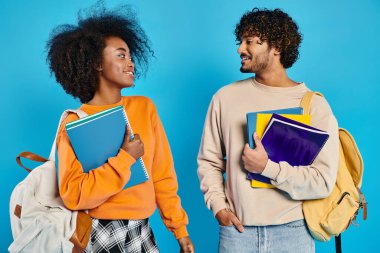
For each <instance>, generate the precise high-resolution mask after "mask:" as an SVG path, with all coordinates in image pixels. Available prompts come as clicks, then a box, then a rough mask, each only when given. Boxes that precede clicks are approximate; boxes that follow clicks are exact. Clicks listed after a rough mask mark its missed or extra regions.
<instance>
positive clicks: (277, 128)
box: [261, 114, 329, 166]
mask: <svg viewBox="0 0 380 253" xmlns="http://www.w3.org/2000/svg"><path fill="white" fill-rule="evenodd" d="M328 138H329V134H328V133H327V132H325V131H322V130H319V129H317V128H314V127H311V126H308V125H305V124H303V123H300V122H297V121H294V120H291V119H288V118H285V117H282V116H280V115H278V114H273V115H272V118H271V119H270V121H269V123H268V126H267V128H266V130H265V132H264V134H263V136H262V138H261V142H262V143H263V145H264V147H265V150H266V152H267V153H268V157H269V159H271V160H272V161H273V162H277V163H278V162H281V161H285V162H287V163H289V164H290V165H292V166H306V165H310V164H311V163H312V162H313V161H314V159H315V157H316V156H317V155H318V154H319V152H320V151H321V149H322V147H323V146H324V144H325V143H326V141H327V139H328Z"/></svg>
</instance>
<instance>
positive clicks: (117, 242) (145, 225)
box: [85, 218, 159, 253]
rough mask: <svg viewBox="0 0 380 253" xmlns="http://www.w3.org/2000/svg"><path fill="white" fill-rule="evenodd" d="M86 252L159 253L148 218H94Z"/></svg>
mask: <svg viewBox="0 0 380 253" xmlns="http://www.w3.org/2000/svg"><path fill="white" fill-rule="evenodd" d="M85 252H86V253H106V252H107V253H108V252H109V253H118V252H123V253H158V252H159V251H158V247H157V244H156V239H155V238H154V235H153V231H152V229H151V228H150V225H149V222H148V219H144V220H98V219H94V218H93V219H92V230H91V239H90V241H89V243H88V245H87V248H86V251H85Z"/></svg>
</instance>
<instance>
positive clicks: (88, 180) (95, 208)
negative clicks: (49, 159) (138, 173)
mask: <svg viewBox="0 0 380 253" xmlns="http://www.w3.org/2000/svg"><path fill="white" fill-rule="evenodd" d="M118 105H123V106H124V108H125V111H126V113H127V115H128V119H129V122H130V124H131V127H132V129H133V132H134V133H138V134H139V135H140V138H141V140H142V142H143V143H144V152H145V153H144V155H143V157H142V159H143V160H144V163H145V166H146V169H147V171H148V174H149V180H148V181H146V182H144V183H142V184H138V185H136V186H133V187H130V188H127V189H125V190H123V187H124V185H125V184H126V183H127V182H128V180H129V177H130V174H131V173H130V167H131V165H132V164H133V163H134V162H135V159H134V158H133V157H132V156H131V155H129V154H128V153H127V152H126V151H124V150H122V149H120V151H119V153H118V154H117V156H115V157H110V158H109V159H108V161H107V162H106V163H105V164H103V165H102V166H100V167H99V168H96V169H93V170H91V171H90V172H89V173H84V172H83V169H82V166H81V164H80V162H79V161H78V160H77V158H76V156H75V153H74V151H73V149H72V147H71V144H70V140H69V137H68V135H67V132H66V130H65V127H64V126H65V125H66V123H68V122H71V121H73V120H76V119H78V116H77V115H75V114H70V115H69V116H68V117H67V118H66V120H65V121H64V123H63V124H62V126H61V127H60V130H59V133H58V137H57V146H58V167H59V186H60V194H61V197H62V199H63V201H64V203H65V205H66V206H67V207H68V208H69V209H72V210H82V209H88V210H89V214H90V215H91V216H92V217H94V218H97V219H145V218H147V217H149V216H151V215H152V214H153V212H154V210H155V209H156V205H157V206H158V209H159V212H160V214H161V217H162V219H163V221H164V223H165V225H166V227H167V228H168V229H169V230H170V231H172V232H173V233H174V236H175V237H176V238H177V239H179V238H181V237H185V236H188V233H187V230H186V225H187V224H188V219H187V215H186V213H185V211H184V210H183V208H182V206H181V200H180V198H179V196H178V195H177V190H178V183H177V178H176V174H175V171H174V164H173V158H172V154H171V151H170V147H169V143H168V140H167V138H166V135H165V131H164V128H163V126H162V123H161V121H160V118H159V116H158V114H157V111H156V108H155V106H154V104H153V102H152V101H151V100H150V99H148V98H146V97H141V96H133V97H132V96H131V97H122V99H121V101H120V102H119V103H116V104H111V105H104V106H94V105H87V104H83V105H82V106H81V107H80V109H81V110H82V111H84V112H86V113H87V114H88V115H91V114H94V113H97V112H100V111H103V110H106V109H109V108H111V107H115V106H118Z"/></svg>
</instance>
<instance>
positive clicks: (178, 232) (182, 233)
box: [173, 226, 189, 240]
mask: <svg viewBox="0 0 380 253" xmlns="http://www.w3.org/2000/svg"><path fill="white" fill-rule="evenodd" d="M173 234H174V236H175V239H177V240H178V239H180V238H183V237H186V236H189V233H188V232H187V228H186V226H182V227H179V228H177V229H175V230H174V231H173Z"/></svg>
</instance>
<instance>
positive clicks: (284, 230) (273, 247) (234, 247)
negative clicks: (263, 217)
mask: <svg viewBox="0 0 380 253" xmlns="http://www.w3.org/2000/svg"><path fill="white" fill-rule="evenodd" d="M219 227H220V231H219V253H237V252H238V253H313V252H314V240H313V238H312V237H311V235H310V233H309V231H308V230H307V227H306V223H305V221H304V220H298V221H293V222H290V223H287V224H282V225H273V226H244V232H243V233H240V232H239V231H238V230H236V228H235V227H234V226H227V227H225V226H219Z"/></svg>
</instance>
